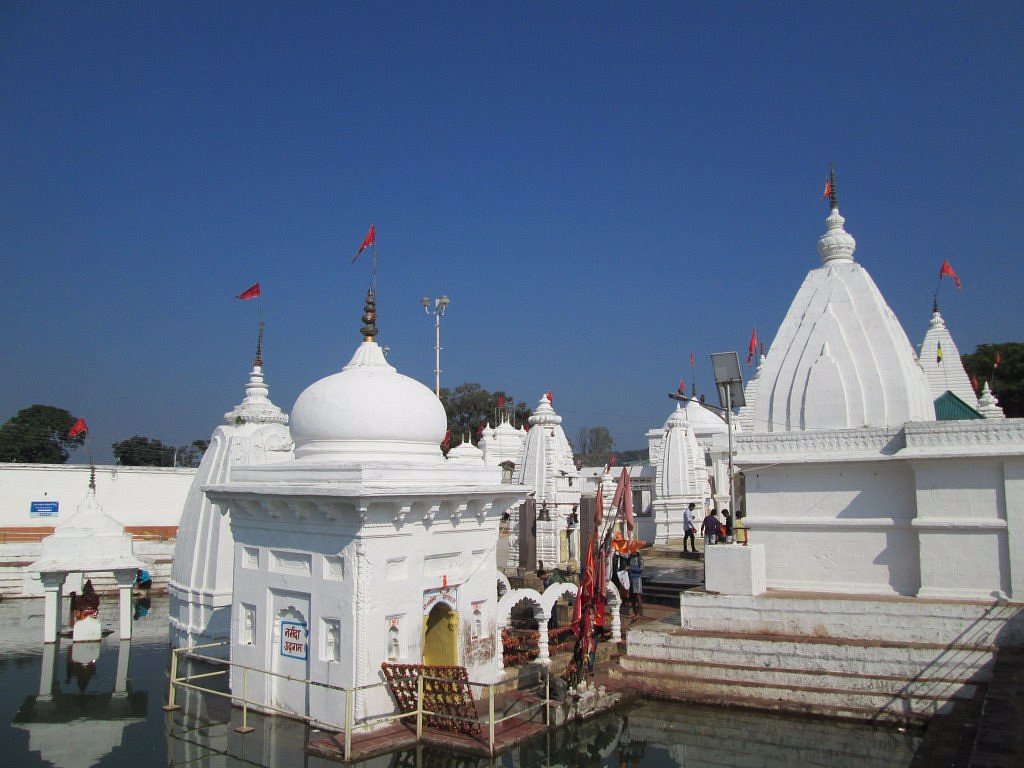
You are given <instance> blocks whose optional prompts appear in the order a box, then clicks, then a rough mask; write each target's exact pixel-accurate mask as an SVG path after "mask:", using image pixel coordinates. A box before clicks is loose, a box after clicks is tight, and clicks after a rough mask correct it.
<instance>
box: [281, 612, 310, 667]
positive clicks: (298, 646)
mask: <svg viewBox="0 0 1024 768" xmlns="http://www.w3.org/2000/svg"><path fill="white" fill-rule="evenodd" d="M307 639H308V632H307V631H306V625H305V624H303V623H301V622H298V621H282V622H281V655H282V656H287V657H289V658H292V659H305V658H307V657H308V656H309V643H308V642H306V641H307Z"/></svg>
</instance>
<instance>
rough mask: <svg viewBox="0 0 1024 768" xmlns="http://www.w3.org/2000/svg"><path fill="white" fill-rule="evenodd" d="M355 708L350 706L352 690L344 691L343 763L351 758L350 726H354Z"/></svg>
mask: <svg viewBox="0 0 1024 768" xmlns="http://www.w3.org/2000/svg"><path fill="white" fill-rule="evenodd" d="M354 711H355V707H353V706H352V689H351V688H346V689H345V762H346V763H347V762H348V761H349V760H350V759H351V758H352V726H353V725H354V723H353V722H352V721H353V719H354V718H353V717H352V714H353V712H354Z"/></svg>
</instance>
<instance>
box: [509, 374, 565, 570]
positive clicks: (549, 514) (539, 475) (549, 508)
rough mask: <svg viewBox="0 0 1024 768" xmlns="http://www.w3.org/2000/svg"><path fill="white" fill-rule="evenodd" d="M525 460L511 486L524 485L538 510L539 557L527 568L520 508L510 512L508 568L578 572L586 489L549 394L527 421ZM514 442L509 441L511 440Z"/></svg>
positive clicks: (537, 553)
mask: <svg viewBox="0 0 1024 768" xmlns="http://www.w3.org/2000/svg"><path fill="white" fill-rule="evenodd" d="M529 423H530V429H529V431H528V432H527V433H526V441H525V444H524V446H523V453H522V459H521V460H520V461H519V462H518V463H517V464H516V465H515V468H514V470H513V473H512V482H514V483H517V484H520V485H525V486H526V487H527V488H529V489H530V490H531V491H532V493H531V494H530V504H531V505H532V506H533V507H535V514H536V517H535V520H534V521H533V524H532V525H531V527H535V538H536V555H535V557H534V558H533V562H532V563H527V564H525V565H524V564H523V562H522V560H523V558H522V557H521V552H520V548H521V539H522V537H523V536H524V535H526V532H525V531H523V530H521V529H522V528H523V525H522V523H523V522H524V521H521V520H520V510H518V509H516V510H512V511H511V513H510V514H511V519H510V521H509V547H508V551H509V557H508V562H507V564H506V566H507V567H508V568H517V567H524V568H526V569H528V570H534V569H538V568H540V566H541V563H543V565H544V568H545V569H551V568H554V567H558V568H562V569H569V570H578V568H579V552H580V542H579V505H580V496H581V491H582V486H581V482H580V473H579V470H578V469H576V464H575V462H574V460H573V451H572V445H570V444H569V440H568V439H567V438H566V436H565V431H564V430H563V429H562V417H561V416H559V415H558V414H557V413H556V412H555V409H554V407H553V405H552V402H551V394H550V393H546V394H544V395H542V396H541V398H540V401H539V402H538V404H537V407H536V408H535V409H534V411H533V414H532V415H531V416H530V419H529ZM509 442H511V440H510V441H509Z"/></svg>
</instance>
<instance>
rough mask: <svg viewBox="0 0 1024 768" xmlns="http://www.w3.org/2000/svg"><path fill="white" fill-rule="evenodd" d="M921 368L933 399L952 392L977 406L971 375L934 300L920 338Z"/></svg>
mask: <svg viewBox="0 0 1024 768" xmlns="http://www.w3.org/2000/svg"><path fill="white" fill-rule="evenodd" d="M921 370H923V371H924V375H925V379H927V381H928V389H929V391H930V392H931V396H932V400H938V399H939V398H940V397H942V396H943V395H944V394H946V393H947V392H952V393H953V394H954V395H956V396H957V397H958V398H960V400H961V401H962V402H964V403H965V404H966V405H968V406H970V407H971V408H973V409H975V410H977V409H978V396H977V395H975V394H974V387H972V386H971V380H970V377H968V375H967V371H966V370H964V364H963V361H962V360H961V359H960V350H958V349H957V347H956V342H955V341H953V336H952V335H951V334H950V332H949V329H948V328H947V327H946V321H945V320H943V319H942V315H940V314H939V307H938V305H937V304H936V305H935V307H933V309H932V317H931V320H930V321H929V323H928V331H927V333H925V335H924V341H922V342H921Z"/></svg>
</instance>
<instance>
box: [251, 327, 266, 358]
mask: <svg viewBox="0 0 1024 768" xmlns="http://www.w3.org/2000/svg"><path fill="white" fill-rule="evenodd" d="M252 364H253V366H254V367H256V368H262V367H263V321H262V320H260V332H259V335H258V336H257V337H256V359H255V360H253V361H252Z"/></svg>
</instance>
